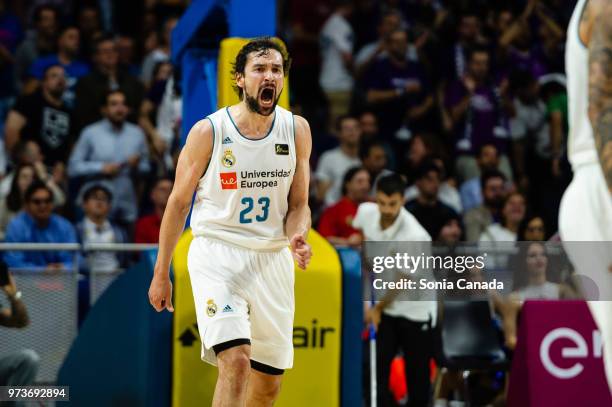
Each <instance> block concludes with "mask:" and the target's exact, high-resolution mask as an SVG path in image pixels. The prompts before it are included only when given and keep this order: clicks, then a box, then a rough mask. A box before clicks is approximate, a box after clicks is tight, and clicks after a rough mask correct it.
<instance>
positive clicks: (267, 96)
mask: <svg viewBox="0 0 612 407" xmlns="http://www.w3.org/2000/svg"><path fill="white" fill-rule="evenodd" d="M275 96H276V88H275V87H274V85H265V86H263V87H262V88H261V90H260V91H259V105H260V106H261V107H263V108H264V109H269V108H271V107H272V106H273V105H274V101H275Z"/></svg>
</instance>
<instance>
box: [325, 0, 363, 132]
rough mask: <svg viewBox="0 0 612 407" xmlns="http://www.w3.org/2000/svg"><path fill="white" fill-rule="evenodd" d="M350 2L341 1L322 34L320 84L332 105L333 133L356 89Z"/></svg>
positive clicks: (330, 106) (346, 110)
mask: <svg viewBox="0 0 612 407" xmlns="http://www.w3.org/2000/svg"><path fill="white" fill-rule="evenodd" d="M353 8H354V6H353V4H352V2H350V1H345V0H342V1H339V2H338V5H337V6H336V9H335V11H334V13H333V14H332V15H331V16H330V17H329V18H328V19H327V21H326V22H325V24H324V25H323V28H322V29H321V34H320V38H319V40H320V46H321V71H320V75H319V84H320V85H321V88H322V89H323V91H324V92H325V95H326V96H327V101H328V103H329V127H330V130H333V125H334V123H335V122H336V119H337V118H338V117H339V116H341V115H343V114H346V113H347V112H348V108H349V103H350V99H351V91H352V89H353V84H354V80H353V75H352V73H351V70H352V68H351V66H352V63H353V46H354V44H355V38H354V37H355V35H354V33H353V29H352V28H351V25H350V24H349V22H348V20H347V19H348V18H349V17H350V16H351V14H352V13H353Z"/></svg>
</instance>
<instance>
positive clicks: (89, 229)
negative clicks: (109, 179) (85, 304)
mask: <svg viewBox="0 0 612 407" xmlns="http://www.w3.org/2000/svg"><path fill="white" fill-rule="evenodd" d="M112 198H113V194H112V192H111V190H110V188H109V187H108V186H107V185H105V184H104V183H100V182H94V183H92V184H89V185H87V186H85V187H84V189H83V205H82V206H83V212H84V213H85V217H84V218H83V220H82V221H80V222H79V223H77V225H76V231H77V236H78V239H79V242H80V243H82V244H91V243H94V244H95V243H126V242H127V236H126V234H125V231H124V230H123V229H121V228H120V227H119V226H117V225H115V224H114V223H112V222H110V221H109V219H108V215H109V214H110V210H111V202H112ZM85 259H86V263H87V268H88V269H89V270H90V271H116V270H118V269H119V267H120V259H119V256H118V255H117V253H115V252H105V251H94V252H89V253H87V255H86V257H85Z"/></svg>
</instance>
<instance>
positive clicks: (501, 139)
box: [445, 47, 509, 180]
mask: <svg viewBox="0 0 612 407" xmlns="http://www.w3.org/2000/svg"><path fill="white" fill-rule="evenodd" d="M467 61H468V65H467V72H466V74H465V75H464V76H463V78H461V79H460V80H456V81H454V82H452V83H451V84H450V85H449V87H448V89H447V94H446V101H445V106H446V108H447V109H448V112H449V114H450V117H451V120H452V123H453V132H454V134H455V152H456V154H457V156H458V158H457V161H456V166H457V168H456V171H457V175H458V176H459V178H460V180H467V179H470V178H473V177H475V176H478V175H479V171H478V165H477V163H476V158H475V155H476V152H477V151H478V149H479V147H480V146H481V145H483V144H493V145H495V147H497V150H498V151H499V153H500V159H502V160H503V161H504V166H505V165H508V167H509V163H508V158H507V156H506V155H505V154H506V153H507V152H508V147H509V146H508V143H509V133H508V129H507V119H506V117H505V114H504V109H503V107H504V106H505V96H504V95H505V88H506V87H507V85H505V84H504V85H503V86H500V87H499V88H498V87H496V86H495V85H494V84H493V83H492V82H491V81H490V79H489V53H488V51H487V50H486V48H482V47H475V48H472V49H471V50H470V51H469V53H468V56H467ZM502 155H503V157H502ZM504 172H505V171H504Z"/></svg>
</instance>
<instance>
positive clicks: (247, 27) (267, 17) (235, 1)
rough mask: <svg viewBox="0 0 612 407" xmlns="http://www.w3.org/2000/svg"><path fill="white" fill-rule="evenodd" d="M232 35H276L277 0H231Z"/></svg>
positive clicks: (230, 30)
mask: <svg viewBox="0 0 612 407" xmlns="http://www.w3.org/2000/svg"><path fill="white" fill-rule="evenodd" d="M228 22H229V34H230V37H244V38H251V37H259V36H264V35H266V36H274V35H276V1H275V0H258V1H253V0H231V1H230V5H229V12H228Z"/></svg>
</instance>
